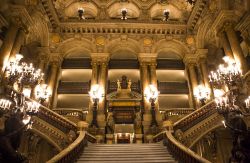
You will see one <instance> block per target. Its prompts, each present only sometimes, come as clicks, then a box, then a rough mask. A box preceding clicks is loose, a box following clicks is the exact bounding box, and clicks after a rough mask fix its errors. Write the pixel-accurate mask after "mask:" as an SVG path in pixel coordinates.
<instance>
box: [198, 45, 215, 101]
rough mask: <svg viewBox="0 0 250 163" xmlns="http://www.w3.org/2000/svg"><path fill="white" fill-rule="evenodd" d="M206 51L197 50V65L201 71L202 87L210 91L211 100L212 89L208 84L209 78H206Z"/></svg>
mask: <svg viewBox="0 0 250 163" xmlns="http://www.w3.org/2000/svg"><path fill="white" fill-rule="evenodd" d="M207 52H208V50H207V49H199V50H198V63H199V67H200V69H201V73H202V79H203V83H204V86H205V87H206V88H209V89H210V97H211V98H213V97H214V96H213V88H212V86H211V84H210V82H209V78H208V75H209V74H208V68H207V60H206V59H207Z"/></svg>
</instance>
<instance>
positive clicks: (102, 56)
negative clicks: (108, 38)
mask: <svg viewBox="0 0 250 163" xmlns="http://www.w3.org/2000/svg"><path fill="white" fill-rule="evenodd" d="M91 59H92V61H91V63H92V64H97V65H103V64H105V65H107V64H108V62H109V59H110V56H109V53H91Z"/></svg>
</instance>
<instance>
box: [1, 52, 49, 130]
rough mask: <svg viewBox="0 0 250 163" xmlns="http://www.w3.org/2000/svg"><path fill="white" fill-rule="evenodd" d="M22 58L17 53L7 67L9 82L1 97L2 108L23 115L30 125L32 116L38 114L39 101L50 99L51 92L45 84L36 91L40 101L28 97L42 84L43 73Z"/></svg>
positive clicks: (6, 77) (7, 111) (4, 110)
mask: <svg viewBox="0 0 250 163" xmlns="http://www.w3.org/2000/svg"><path fill="white" fill-rule="evenodd" d="M22 58H23V56H22V55H20V54H17V55H16V56H15V58H14V59H12V60H11V61H10V62H9V63H8V64H7V66H6V68H5V79H6V81H7V83H5V84H6V85H5V92H4V94H3V96H2V97H1V98H0V110H1V111H2V112H3V113H8V114H10V115H14V116H18V117H21V118H22V120H23V123H24V124H25V125H27V126H28V127H30V125H31V123H32V122H31V116H32V115H36V114H37V113H38V111H39V107H40V105H41V104H40V103H39V102H41V101H44V100H46V99H48V97H49V96H50V93H49V92H48V90H47V86H46V85H44V86H43V87H42V88H40V89H39V91H38V90H37V91H36V95H37V98H38V99H39V102H36V101H34V100H31V99H29V98H28V97H30V95H31V93H32V92H33V91H34V88H35V87H36V86H37V85H38V86H40V85H39V84H40V83H41V81H42V79H43V73H42V72H41V70H40V69H35V68H34V66H33V64H27V63H25V62H22V63H21V62H20V61H21V60H22ZM16 86H17V88H16ZM38 86H37V87H36V88H38ZM15 88H16V89H15ZM18 91H21V92H18Z"/></svg>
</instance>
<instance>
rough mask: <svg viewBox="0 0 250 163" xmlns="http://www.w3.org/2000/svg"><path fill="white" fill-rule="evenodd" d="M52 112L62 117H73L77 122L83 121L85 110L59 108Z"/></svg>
mask: <svg viewBox="0 0 250 163" xmlns="http://www.w3.org/2000/svg"><path fill="white" fill-rule="evenodd" d="M53 111H54V112H56V113H58V114H60V115H63V116H73V117H77V118H78V119H79V120H85V119H84V118H85V116H86V113H87V112H88V111H87V110H83V109H80V108H79V109H76V108H59V109H53Z"/></svg>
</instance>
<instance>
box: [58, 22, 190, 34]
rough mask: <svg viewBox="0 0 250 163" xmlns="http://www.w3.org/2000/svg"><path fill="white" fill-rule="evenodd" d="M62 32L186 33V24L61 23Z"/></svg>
mask: <svg viewBox="0 0 250 163" xmlns="http://www.w3.org/2000/svg"><path fill="white" fill-rule="evenodd" d="M60 32H61V33H86V34H93V33H95V34H109V33H113V34H150V35H180V36H182V35H186V25H184V24H179V25H177V24H150V23H142V24H140V23H119V24H117V23H99V22H98V23H97V22H95V23H94V22H93V23H88V22H85V23H61V24H60Z"/></svg>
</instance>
